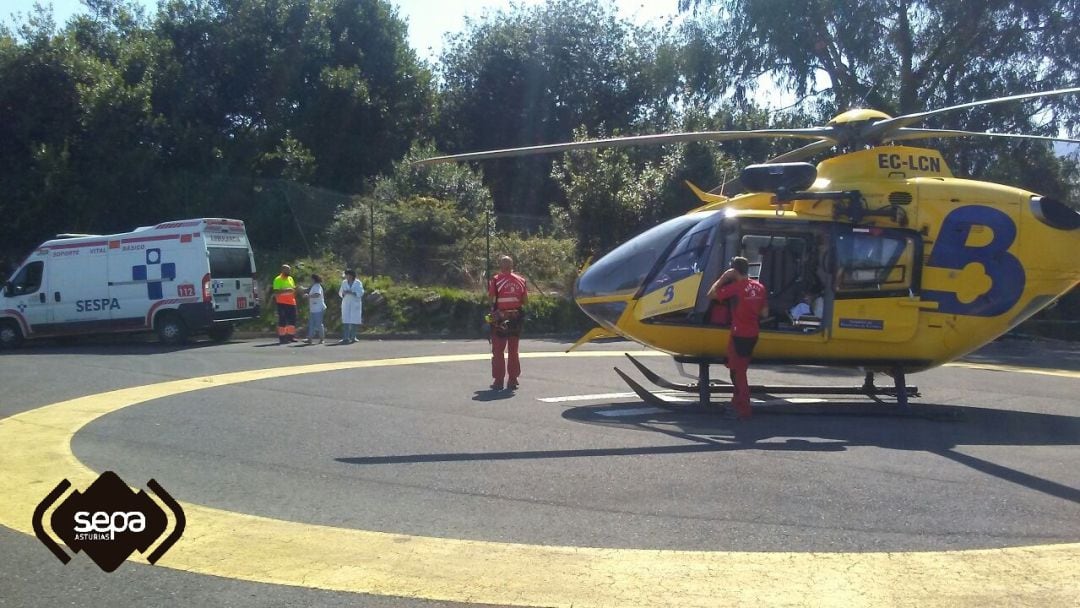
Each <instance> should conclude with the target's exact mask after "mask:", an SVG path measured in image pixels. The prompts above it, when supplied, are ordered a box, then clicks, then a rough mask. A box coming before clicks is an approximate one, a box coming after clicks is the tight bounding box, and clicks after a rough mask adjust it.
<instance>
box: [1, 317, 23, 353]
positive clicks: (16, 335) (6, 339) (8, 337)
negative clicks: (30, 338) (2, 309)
mask: <svg viewBox="0 0 1080 608" xmlns="http://www.w3.org/2000/svg"><path fill="white" fill-rule="evenodd" d="M22 341H23V335H22V330H21V329H19V325H18V324H17V323H15V322H14V321H12V320H10V319H7V320H4V321H0V348H15V347H17V346H19V345H20V344H22Z"/></svg>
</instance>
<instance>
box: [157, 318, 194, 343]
mask: <svg viewBox="0 0 1080 608" xmlns="http://www.w3.org/2000/svg"><path fill="white" fill-rule="evenodd" d="M154 326H155V329H156V330H157V335H158V339H160V340H161V343H162V344H168V345H170V346H174V345H177V344H183V343H184V342H187V337H188V329H187V325H185V324H184V320H183V319H181V318H180V315H178V314H176V313H175V312H172V311H165V312H163V313H160V314H159V315H158V316H157V319H156V320H155V322H154Z"/></svg>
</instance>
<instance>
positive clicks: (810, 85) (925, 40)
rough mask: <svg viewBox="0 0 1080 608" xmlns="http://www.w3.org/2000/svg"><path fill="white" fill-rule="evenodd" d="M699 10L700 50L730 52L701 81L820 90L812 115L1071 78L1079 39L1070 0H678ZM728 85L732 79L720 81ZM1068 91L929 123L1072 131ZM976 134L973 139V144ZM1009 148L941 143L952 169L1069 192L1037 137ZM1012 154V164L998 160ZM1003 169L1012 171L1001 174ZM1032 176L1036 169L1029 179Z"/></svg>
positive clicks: (895, 107) (1078, 109)
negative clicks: (1021, 149)
mask: <svg viewBox="0 0 1080 608" xmlns="http://www.w3.org/2000/svg"><path fill="white" fill-rule="evenodd" d="M679 5H680V9H682V10H684V11H686V10H690V9H693V10H695V11H697V12H706V10H705V9H707V8H710V7H716V9H715V11H713V12H711V13H709V15H708V16H707V17H705V19H707V20H708V24H709V25H708V27H707V28H702V30H699V32H698V34H699V37H698V40H699V41H702V40H703V39H702V37H701V36H700V34H702V31H708V32H712V38H711V39H710V40H707V41H706V42H703V44H704V48H705V49H706V51H707V52H706V54H711V55H712V56H724V57H727V58H729V61H728V62H727V63H725V64H721V66H720V69H719V70H718V71H717V72H716V73H715V74H714V77H713V79H712V80H711V82H710V83H709V84H707V85H702V86H704V87H706V88H708V87H709V86H711V87H714V88H715V89H719V90H732V91H733V92H734V94H735V95H736V96H737V97H745V96H746V95H747V93H748V91H749V90H752V89H753V88H754V87H755V86H756V84H757V82H758V81H759V79H760V77H762V76H769V77H771V78H772V80H773V81H775V82H777V83H779V85H781V86H786V87H789V88H790V89H791V90H793V91H794V92H795V93H796V94H797V95H800V96H815V97H817V98H818V103H817V111H818V119H819V120H825V119H827V118H828V117H829V116H831V115H834V114H836V113H837V112H838V111H840V110H845V109H848V108H851V107H857V106H866V105H868V106H871V107H874V108H877V109H880V110H883V111H885V112H887V113H890V114H893V115H899V114H907V113H911V112H917V111H921V110H925V109H931V108H937V107H945V106H951V105H956V104H960V103H965V102H969V101H975V100H980V99H988V98H994V97H1000V96H1006V95H1012V94H1016V93H1019V92H1029V91H1037V90H1049V89H1054V88H1063V87H1066V86H1070V85H1075V83H1076V82H1077V80H1078V78H1080V48H1077V46H1076V45H1075V44H1068V43H1065V42H1064V41H1065V40H1075V39H1076V38H1077V36H1078V35H1080V5H1078V4H1077V2H1076V1H1075V0H1033V1H1030V2H1010V1H1006V0H991V1H989V2H981V3H971V2H965V1H963V0H938V1H931V0H858V1H856V0H810V1H808V2H803V3H791V2H786V1H783V0H729V1H726V2H723V3H719V2H715V0H680V3H679ZM729 83H730V84H729ZM1078 119H1080V104H1077V103H1076V97H1075V96H1072V97H1055V98H1043V99H1040V100H1037V101H1032V102H1029V103H1023V104H1002V105H994V106H985V107H981V108H975V109H972V110H969V111H965V112H955V113H951V114H945V115H942V116H940V117H934V119H933V120H932V121H931V124H928V125H926V126H930V127H939V128H949V129H964V130H984V129H989V128H993V129H995V130H1002V131H1007V132H1023V133H1032V134H1037V135H1057V134H1058V132H1059V130H1060V129H1062V128H1068V129H1073V130H1075V128H1076V124H1077V120H1078ZM976 142H977V143H976ZM1025 146H1026V150H1027V151H1026V152H1025V153H1024V154H1022V155H1019V154H1016V153H1015V150H1016V147H1015V146H1014V145H1012V144H1010V143H1006V142H1000V141H991V140H986V139H984V140H976V141H972V140H950V141H946V142H943V143H942V145H941V146H940V147H941V148H942V149H943V152H944V153H945V154H946V156H948V157H952V158H954V159H955V160H954V161H953V165H954V166H955V168H956V169H958V173H959V174H969V175H977V176H979V177H981V178H985V179H995V178H997V179H1001V178H1004V177H1007V176H1016V175H1019V176H1020V177H1022V179H1021V180H1020V181H1018V182H1014V183H1016V184H1017V185H1020V186H1022V187H1028V188H1032V189H1036V188H1040V187H1041V188H1042V189H1043V190H1044V191H1045V190H1046V181H1045V178H1046V175H1047V173H1048V171H1047V168H1048V167H1049V169H1050V170H1049V173H1051V174H1053V175H1054V176H1055V177H1054V178H1053V181H1054V185H1052V186H1051V188H1050V190H1055V191H1061V190H1064V189H1067V187H1066V186H1065V185H1064V184H1065V183H1066V181H1067V180H1066V179H1065V178H1064V177H1063V176H1062V173H1063V172H1067V171H1068V168H1067V167H1064V166H1061V164H1060V161H1059V160H1058V159H1056V158H1055V157H1054V156H1053V155H1052V154H1051V152H1050V150H1049V147H1048V146H1045V145H1041V144H1026V145H1025ZM1007 155H1008V156H1011V160H1007V159H1005V157H1006V156H1007ZM1006 166H1011V167H1013V170H1011V171H1006V170H1005V168H1006ZM1036 175H1038V177H1035V176H1036Z"/></svg>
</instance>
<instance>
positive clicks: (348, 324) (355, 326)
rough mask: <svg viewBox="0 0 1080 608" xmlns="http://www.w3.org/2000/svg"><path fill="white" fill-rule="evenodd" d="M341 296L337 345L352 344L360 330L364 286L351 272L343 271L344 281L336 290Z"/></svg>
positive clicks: (354, 273) (353, 272)
mask: <svg viewBox="0 0 1080 608" xmlns="http://www.w3.org/2000/svg"><path fill="white" fill-rule="evenodd" d="M338 295H339V296H341V325H342V332H341V342H339V344H352V343H353V342H356V332H357V330H359V329H360V323H361V320H362V317H363V312H364V311H363V306H364V304H363V302H364V301H363V297H364V284H363V283H361V282H360V280H359V279H357V278H356V272H355V271H353V270H346V271H345V280H344V281H342V282H341V288H340V289H338Z"/></svg>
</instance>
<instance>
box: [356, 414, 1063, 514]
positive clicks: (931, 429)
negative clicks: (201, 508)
mask: <svg viewBox="0 0 1080 608" xmlns="http://www.w3.org/2000/svg"><path fill="white" fill-rule="evenodd" d="M846 405H850V406H852V408H854V411H859V412H864V411H866V409H867V404H866V403H851V404H843V403H838V404H833V405H831V406H830V407H837V406H838V407H840V408H843V407H844V406H846ZM878 407H882V408H887V409H889V410H892V412H887V413H886V414H885V415H875V416H874V417H873V418H872V419H868V418H867V417H866V415H864V414H856V415H854V416H851V415H844V414H842V413H838V414H833V415H827V414H826V415H815V416H806V415H789V414H772V415H757V416H755V417H754V418H753V419H751V420H749V421H746V422H738V421H734V420H729V419H727V418H724V417H723V416H721V415H719V414H718V413H717V412H715V411H711V412H703V411H700V410H697V409H695V408H691V407H673V408H672V409H670V410H664V409H661V408H645V409H646V410H648V411H647V412H646V413H643V414H638V415H628V416H620V415H618V414H619V412H618V410H620V409H622V410H627V411H631V410H635V409H636V410H638V411H640V410H641V409H642V404H641V403H640V402H637V401H633V402H625V403H616V404H607V405H603V406H582V407H572V408H568V409H567V410H566V411H565V412H563V418H565V419H567V420H570V421H572V422H579V423H583V424H595V425H599V426H604V427H615V428H623V429H630V430H637V431H644V432H650V433H656V434H657V435H663V436H666V437H668V438H675V439H679V440H682V441H684V443H681V444H676V445H670V444H668V445H657V446H638V447H619V448H583V449H572V450H523V451H503V452H451V453H437V454H399V455H389V456H364V457H345V458H337V459H336V460H337V461H338V462H342V463H346V464H353V465H362V466H374V465H393V464H417V463H439V462H470V461H500V460H534V459H552V458H555V459H557V458H602V457H608V456H665V455H671V454H695V453H705V452H733V451H738V450H759V451H776V452H843V451H846V450H847V449H848V448H849V447H858V446H873V447H879V448H885V449H892V450H904V451H921V452H927V453H931V454H936V455H938V456H941V457H942V458H946V459H948V460H951V461H953V462H955V463H958V464H962V465H964V466H967V467H970V468H972V469H974V470H976V471H979V472H981V473H985V474H987V475H991V476H994V477H997V478H999V479H1002V480H1005V481H1008V482H1011V483H1014V484H1017V485H1021V486H1024V487H1026V488H1029V489H1032V490H1035V491H1037V492H1042V493H1044V494H1048V495H1051V496H1056V497H1058V498H1062V499H1065V500H1069V501H1072V502H1075V503H1080V489H1077V488H1073V487H1070V486H1066V485H1063V484H1059V483H1056V482H1054V481H1051V480H1048V479H1043V478H1041V477H1037V476H1035V475H1030V474H1028V473H1024V472H1022V471H1017V470H1015V469H1011V468H1009V467H1007V466H1004V465H1001V464H997V463H993V462H990V461H988V460H984V459H982V458H977V457H975V456H971V455H968V454H962V453H959V452H956V451H954V448H956V447H957V446H969V445H994V446H1018V447H1023V446H1054V445H1080V417H1074V416H1062V415H1056V414H1038V413H1031V412H1014V411H1003V410H993V409H987V408H979V407H960V406H948V405H937V404H919V405H917V406H913V409H915V410H918V409H920V408H928V409H933V410H935V411H936V413H935V417H934V419H926V418H920V417H916V416H908V415H900V414H898V413H897V412H896V411H895V410H896V408H895V406H892V407H890V406H878ZM657 410H660V411H657ZM840 411H842V410H840ZM943 415H944V416H946V417H948V418H950V421H949V422H942V421H941V420H942V418H940V416H943Z"/></svg>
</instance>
